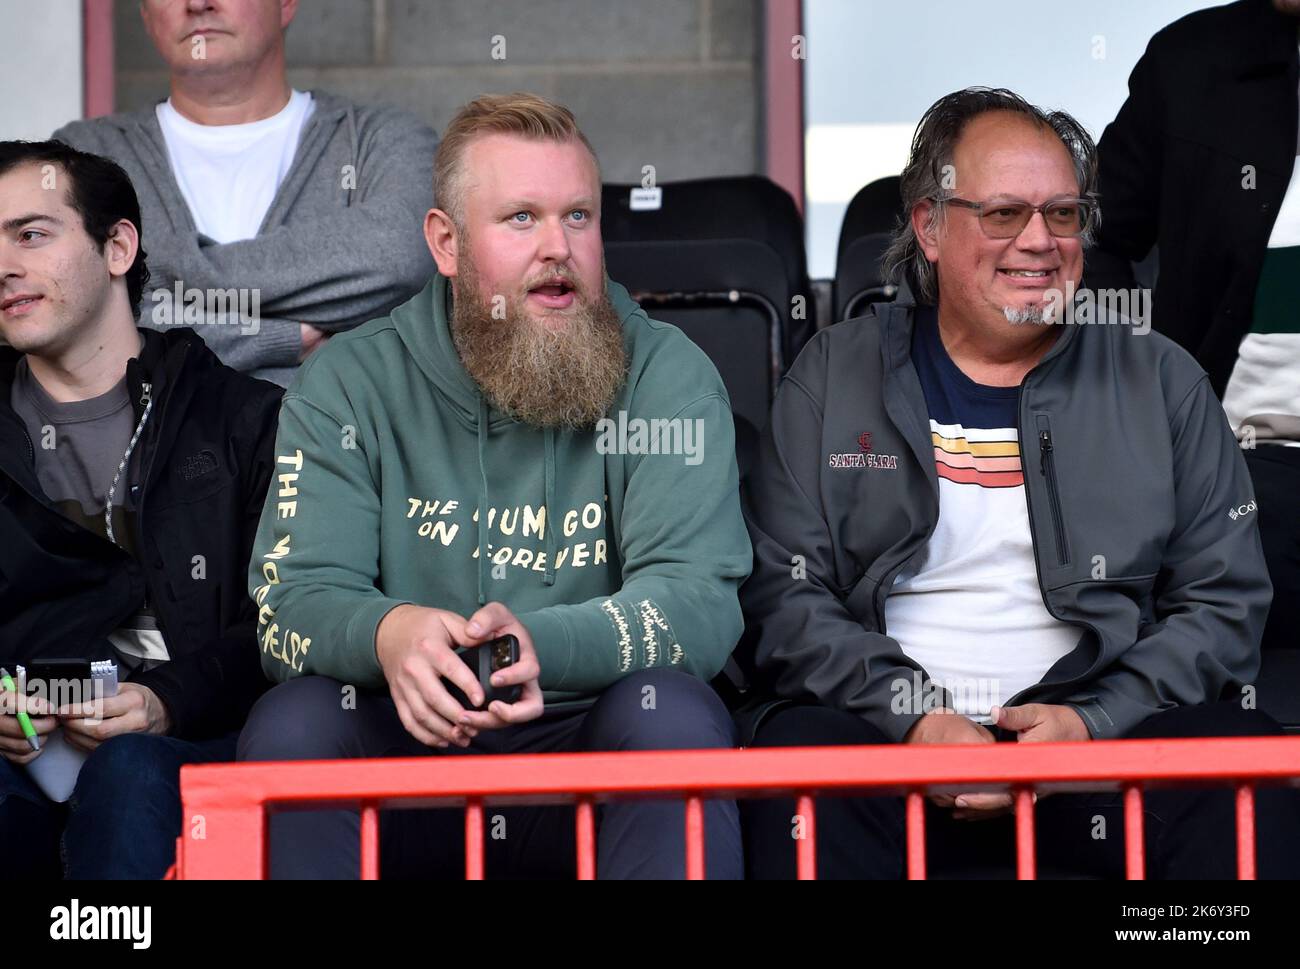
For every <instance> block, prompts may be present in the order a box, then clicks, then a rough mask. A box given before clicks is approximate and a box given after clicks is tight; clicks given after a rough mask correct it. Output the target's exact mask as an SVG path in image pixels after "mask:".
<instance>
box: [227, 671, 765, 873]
mask: <svg viewBox="0 0 1300 969" xmlns="http://www.w3.org/2000/svg"><path fill="white" fill-rule="evenodd" d="M341 691H342V684H341V683H339V682H338V681H337V680H333V679H329V678H328V677H323V676H307V677H302V678H300V679H296V680H291V681H289V682H288V683H284V684H281V685H280V686H277V687H276V688H275V689H273V690H271V691H270V692H269V693H267V694H266V695H265V696H263V697H262V698H261V700H259V701H258V703H257V705H256V706H255V707H254V708H253V712H252V714H250V716H249V718H248V723H247V724H246V725H245V727H244V732H243V734H242V735H241V736H240V739H239V759H240V760H304V759H334V758H344V757H394V756H403V757H412V756H439V757H447V756H473V755H475V754H501V753H538V752H557V751H570V752H571V751H598V750H608V751H615V750H686V749H694V748H707V747H734V746H735V744H736V737H735V727H734V725H733V724H732V721H731V717H730V715H729V714H728V713H727V709H726V707H725V706H724V705H723V703H722V701H721V700H720V699H719V698H718V696H717V694H715V693H714V692H713V690H712V689H710V688H709V686H708V685H707V684H705V683H703V682H701V681H700V680H698V679H696V678H695V677H693V676H688V675H687V674H685V673H681V672H678V671H675V670H645V671H641V672H638V673H633V674H630V675H629V676H626V677H624V678H623V679H622V680H619V681H618V682H617V683H616V684H614V685H613V686H611V687H609V688H608V689H607V690H605V692H604V693H603V694H601V696H600V698H599V700H597V701H596V703H595V705H594V706H592V707H590V708H589V709H586V710H582V711H578V712H576V713H568V714H556V715H543V717H542V718H540V719H538V720H535V721H532V722H530V723H524V724H518V725H516V726H513V727H508V728H505V729H503V730H485V731H482V732H480V733H479V735H478V736H477V737H476V738H474V741H473V742H472V744H471V746H470V747H469V748H465V749H462V748H459V747H455V746H452V747H449V748H446V749H445V750H438V749H433V748H429V747H426V746H424V745H423V744H422V743H420V742H419V741H418V740H416V739H415V738H414V737H412V736H411V735H410V734H408V733H407V732H406V730H405V728H404V727H403V726H402V724H401V721H400V720H399V719H398V717H397V711H396V708H395V707H394V705H393V701H392V700H391V699H390V698H389V697H388V696H386V695H378V694H358V695H357V697H356V709H344V708H343V705H342V703H341V702H340V698H341V695H342V694H341ZM464 817H465V815H464V810H463V809H442V810H419V809H404V810H388V811H381V812H380V822H379V831H380V875H381V877H384V878H438V879H444V878H459V877H462V876H463V874H464V871H465V821H464ZM704 821H705V839H706V840H705V846H706V853H705V873H706V875H707V876H708V877H709V878H740V877H741V876H742V873H743V862H742V858H741V843H740V819H739V815H738V813H737V810H736V805H735V802H734V801H717V800H709V801H706V802H705V810H704ZM596 824H597V839H596V873H597V875H598V877H600V878H682V877H684V875H685V851H686V836H685V824H686V820H685V809H684V808H683V806H682V804H681V802H677V801H648V802H637V801H630V802H629V801H624V802H618V803H611V804H606V805H603V806H600V807H598V808H597V812H596ZM574 825H575V812H574V809H573V808H572V807H570V806H546V807H527V806H525V807H497V806H494V805H492V804H491V803H489V804H487V805H486V806H485V807H484V810H483V827H484V854H485V871H486V875H487V877H489V878H573V877H574V876H575V874H576V872H577V865H576V860H575V858H576V855H575V852H576V845H575V841H576V839H575V831H574ZM360 830H361V827H360V817H359V815H358V813H357V812H356V811H346V810H331V811H320V810H317V811H301V810H295V811H282V812H277V813H276V814H275V815H273V816H272V819H271V825H270V837H271V877H272V878H356V877H358V875H359V874H360Z"/></svg>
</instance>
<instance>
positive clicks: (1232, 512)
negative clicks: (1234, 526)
mask: <svg viewBox="0 0 1300 969" xmlns="http://www.w3.org/2000/svg"><path fill="white" fill-rule="evenodd" d="M1256 507H1257V506H1256V505H1255V502H1254V500H1253V499H1252V500H1251V501H1250V503H1249V504H1245V505H1238V506H1237V507H1236V508H1229V509H1228V517H1229V518H1231V519H1232V520H1233V521H1236V520H1237V519H1238V518H1240V517H1241V516H1242V515H1249V514H1250V513H1251V512H1252V511H1254V510H1255V508H1256Z"/></svg>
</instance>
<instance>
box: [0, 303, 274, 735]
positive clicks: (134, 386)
mask: <svg viewBox="0 0 1300 969" xmlns="http://www.w3.org/2000/svg"><path fill="white" fill-rule="evenodd" d="M140 332H141V333H143V334H144V338H145V346H144V349H143V351H142V352H141V354H140V357H139V358H137V359H133V360H131V361H130V362H129V363H128V364H127V385H128V388H129V390H130V393H131V398H132V403H133V405H134V408H135V417H136V420H137V421H138V420H139V418H140V415H141V413H142V412H143V409H144V408H143V403H142V401H143V399H144V395H145V385H146V384H148V385H149V393H150V394H151V395H152V397H153V399H154V409H153V411H152V412H151V414H150V417H149V420H148V421H147V422H146V424H145V428H144V431H143V433H142V435H141V437H140V442H139V444H137V448H139V449H140V460H141V463H140V467H141V469H142V474H141V486H140V492H139V493H138V494H137V495H136V508H137V515H136V532H137V534H136V535H135V542H136V545H135V547H136V548H137V549H139V550H140V557H141V561H139V562H137V561H135V560H134V559H133V558H132V557H131V556H130V555H128V554H127V553H126V552H125V551H123V550H122V549H120V548H118V547H117V546H116V545H114V544H113V543H112V542H110V541H108V540H107V539H105V538H103V537H101V536H99V535H96V534H94V533H93V532H90V531H88V530H87V529H85V528H82V527H81V526H80V525H77V524H74V523H73V522H72V521H70V520H68V519H67V518H65V517H64V516H63V515H62V514H60V512H59V511H58V510H57V509H56V508H55V507H54V506H53V505H52V504H51V503H50V501H49V499H48V497H47V496H46V495H45V494H44V492H43V491H42V490H41V487H40V484H39V483H38V481H37V478H36V471H35V462H34V456H35V451H34V449H33V443H32V441H31V438H30V435H28V433H27V430H26V427H25V426H24V425H23V422H22V420H21V419H20V418H19V417H18V415H17V413H16V412H15V411H14V410H13V408H12V407H11V406H10V403H9V401H10V391H11V388H12V385H13V377H14V368H15V366H16V365H17V363H18V359H19V354H18V353H17V352H16V351H14V350H12V349H9V348H4V349H3V350H0V664H3V665H4V666H7V667H9V668H10V669H11V670H12V668H13V666H14V665H16V664H20V663H21V664H26V663H28V662H30V661H31V660H32V659H35V658H37V657H82V656H84V657H87V658H89V659H109V658H112V657H113V649H112V646H111V645H109V643H108V641H107V639H106V636H107V635H108V633H110V632H112V631H113V630H114V629H116V628H118V627H119V626H120V625H121V624H122V622H123V621H124V620H125V619H127V618H128V617H130V616H131V615H133V614H134V613H135V612H136V611H137V610H138V609H139V608H140V607H141V605H142V604H143V602H144V601H145V597H146V596H147V597H148V601H149V602H150V603H151V604H152V606H153V608H154V610H155V612H156V613H157V617H158V624H159V627H160V629H161V630H162V634H163V638H164V640H165V641H166V643H167V649H168V653H169V654H170V656H171V661H170V662H167V663H163V664H162V665H160V666H158V667H157V668H155V669H152V670H149V671H147V672H144V673H138V674H136V675H135V676H133V677H131V679H132V681H133V682H136V683H140V684H141V685H144V686H147V687H149V688H150V689H152V690H153V691H154V692H155V693H156V694H157V695H158V697H159V698H160V699H161V700H162V701H163V703H165V704H166V705H167V709H168V712H169V713H170V715H171V719H172V734H173V735H174V736H178V737H184V738H186V739H192V740H198V739H205V738H209V737H214V736H219V735H222V734H225V733H229V732H231V731H233V730H236V729H238V727H239V726H240V725H241V724H242V723H243V721H244V718H245V717H246V716H247V714H248V710H249V708H250V707H251V706H252V704H253V702H254V701H255V700H256V699H257V697H258V696H259V695H260V694H261V693H262V692H263V691H264V690H265V689H266V688H267V686H268V685H269V684H268V683H267V680H266V678H265V677H264V676H263V675H262V670H261V664H260V659H259V655H258V649H257V639H256V631H255V630H256V609H255V607H254V605H253V603H252V601H251V600H250V599H249V598H248V592H247V570H248V561H249V557H250V556H251V554H252V544H253V534H254V531H255V530H256V528H257V519H258V516H259V515H260V514H261V511H262V503H263V499H264V498H265V496H266V489H267V486H268V483H269V482H270V480H271V474H272V469H273V467H274V461H275V456H274V441H275V428H276V413H277V410H278V408H279V402H280V394H281V390H280V388H279V387H276V386H275V385H273V384H269V383H266V382H264V381H261V380H254V379H253V378H252V377H247V376H245V375H243V374H240V373H237V372H236V371H234V370H231V369H230V368H229V367H226V366H225V365H223V364H222V363H221V362H220V361H219V360H218V359H217V357H216V355H215V354H213V353H212V351H211V350H209V349H208V348H207V347H206V346H205V345H204V343H203V341H202V340H201V339H199V337H198V336H196V335H195V334H194V333H193V332H192V331H190V330H187V329H174V330H169V331H167V332H164V333H159V332H156V331H153V330H148V329H142V330H141V331H140ZM196 556H202V559H198V558H196Z"/></svg>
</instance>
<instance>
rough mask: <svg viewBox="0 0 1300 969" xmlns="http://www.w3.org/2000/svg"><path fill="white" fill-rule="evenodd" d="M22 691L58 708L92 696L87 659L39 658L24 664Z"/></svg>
mask: <svg viewBox="0 0 1300 969" xmlns="http://www.w3.org/2000/svg"><path fill="white" fill-rule="evenodd" d="M24 690H25V691H26V693H27V695H28V696H29V697H39V698H40V699H42V700H45V701H46V702H47V703H49V704H50V705H51V706H53V707H55V708H58V707H61V706H65V705H67V704H72V703H86V702H89V701H90V700H92V699H94V696H95V694H94V683H93V680H92V678H91V675H90V660H86V659H40V660H33V661H32V662H31V663H28V664H27V667H26V676H25V678H24Z"/></svg>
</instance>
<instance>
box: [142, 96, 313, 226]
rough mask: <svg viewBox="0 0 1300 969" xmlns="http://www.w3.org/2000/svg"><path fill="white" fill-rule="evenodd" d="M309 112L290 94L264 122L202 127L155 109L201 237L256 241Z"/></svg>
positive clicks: (167, 104) (305, 100)
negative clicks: (287, 99)
mask: <svg viewBox="0 0 1300 969" xmlns="http://www.w3.org/2000/svg"><path fill="white" fill-rule="evenodd" d="M314 108H315V103H314V102H313V101H312V97H311V95H310V94H308V93H306V92H303V91H293V92H291V93H290V95H289V103H288V104H286V105H285V106H284V107H283V108H282V109H281V110H280V111H279V112H278V113H276V114H273V115H271V117H269V118H263V119H262V120H261V121H252V122H249V123H248V124H231V125H204V124H197V123H196V122H193V121H190V120H189V119H188V118H185V117H182V116H181V114H180V112H178V111H177V110H176V109H175V108H174V107H172V103H171V100H170V99H169V100H167V101H164V102H163V103H161V104H159V105H158V107H157V108H156V109H155V110H156V112H157V115H158V124H159V125H160V126H161V128H162V133H163V140H164V141H166V143H167V156H168V159H169V160H170V162H171V166H172V174H173V175H174V176H175V178H176V184H177V185H178V186H179V187H180V190H181V195H182V196H184V198H185V203H186V204H187V205H188V206H189V209H190V214H191V216H193V218H194V225H195V227H196V228H197V229H198V230H199V231H200V232H201V233H203V234H204V235H206V236H208V237H209V238H211V239H214V240H216V241H217V242H221V243H225V242H237V241H239V240H240V239H251V238H253V237H254V236H256V235H257V231H258V229H260V228H261V226H262V220H263V219H264V218H266V212H267V209H269V208H270V207H271V202H272V200H273V199H274V198H275V193H276V192H277V191H279V188H280V183H281V182H282V181H284V176H285V175H286V174H287V173H288V171H289V169H290V167H291V166H292V165H293V158H294V154H295V153H296V152H297V150H298V139H299V138H300V137H301V135H302V130H303V127H304V125H306V123H307V119H308V118H310V117H311V113H312V111H313V110H314Z"/></svg>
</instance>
